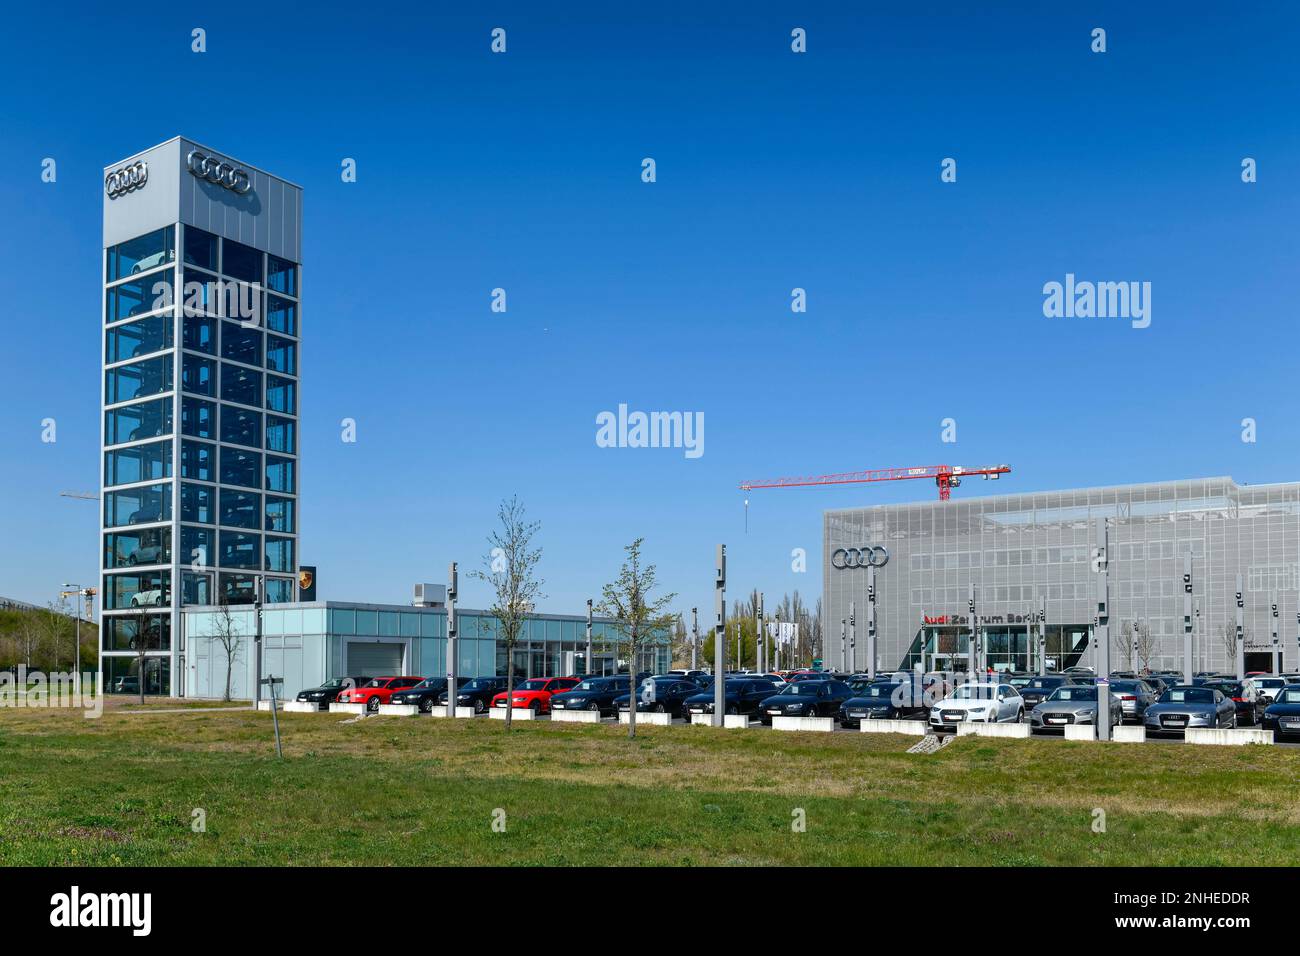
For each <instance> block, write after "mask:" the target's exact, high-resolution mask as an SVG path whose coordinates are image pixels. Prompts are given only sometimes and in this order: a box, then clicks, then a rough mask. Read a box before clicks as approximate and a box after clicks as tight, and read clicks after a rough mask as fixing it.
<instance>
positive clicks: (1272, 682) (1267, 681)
mask: <svg viewBox="0 0 1300 956" xmlns="http://www.w3.org/2000/svg"><path fill="white" fill-rule="evenodd" d="M1255 683H1257V684H1259V686H1260V687H1282V686H1283V685H1285V684H1286V681H1284V680H1283V679H1282V678H1280V677H1261V678H1259V679H1258V680H1256V681H1255Z"/></svg>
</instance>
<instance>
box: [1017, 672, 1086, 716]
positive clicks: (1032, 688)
mask: <svg viewBox="0 0 1300 956" xmlns="http://www.w3.org/2000/svg"><path fill="white" fill-rule="evenodd" d="M1071 683H1074V677H1073V676H1067V675H1065V674H1047V675H1046V676H1044V677H1035V678H1034V679H1033V680H1031V681H1030V682H1029V683H1028V684H1026V685H1025V686H1023V687H1020V688H1017V689H1018V690H1019V691H1020V696H1021V697H1022V698H1023V699H1024V701H1025V709H1026V710H1033V709H1034V708H1035V707H1037V706H1038V705H1039V704H1041V703H1042V702H1043V701H1045V700H1047V698H1049V697H1051V696H1052V691H1054V690H1056V688H1058V687H1060V686H1061V685H1062V684H1071Z"/></svg>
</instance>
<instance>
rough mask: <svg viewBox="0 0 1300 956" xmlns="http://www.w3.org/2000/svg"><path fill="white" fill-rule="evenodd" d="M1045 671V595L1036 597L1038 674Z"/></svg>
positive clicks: (1041, 674)
mask: <svg viewBox="0 0 1300 956" xmlns="http://www.w3.org/2000/svg"><path fill="white" fill-rule="evenodd" d="M1046 673H1047V595H1046V594H1044V595H1041V596H1040V597H1039V599H1038V676H1039V677H1042V676H1043V675H1044V674H1046Z"/></svg>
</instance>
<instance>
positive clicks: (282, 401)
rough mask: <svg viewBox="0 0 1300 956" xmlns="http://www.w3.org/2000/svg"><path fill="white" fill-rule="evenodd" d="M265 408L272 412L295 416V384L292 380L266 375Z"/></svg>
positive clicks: (296, 400)
mask: <svg viewBox="0 0 1300 956" xmlns="http://www.w3.org/2000/svg"><path fill="white" fill-rule="evenodd" d="M266 407H267V408H269V409H270V410H271V411H273V412H286V413H288V414H290V415H293V414H296V413H297V411H298V385H297V383H296V382H294V381H293V379H288V378H279V377H277V376H275V375H268V376H267V377H266Z"/></svg>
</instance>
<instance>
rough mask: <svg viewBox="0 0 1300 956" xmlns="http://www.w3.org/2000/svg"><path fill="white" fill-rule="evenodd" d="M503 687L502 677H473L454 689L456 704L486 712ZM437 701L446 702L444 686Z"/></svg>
mask: <svg viewBox="0 0 1300 956" xmlns="http://www.w3.org/2000/svg"><path fill="white" fill-rule="evenodd" d="M505 689H506V679H505V678H504V677H474V678H472V679H470V680H469V681H468V682H467V683H466V684H465V686H464V687H461V688H459V689H458V690H457V691H456V706H457V707H473V708H474V713H476V714H483V713H486V712H487V709H488V707H489V706H490V705H491V703H492V698H493V697H495V696H496V695H497V694H499V693H501V691H503V690H505ZM438 703H439V704H443V705H445V704H446V703H447V690H446V688H443V691H442V693H441V694H439V695H438Z"/></svg>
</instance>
